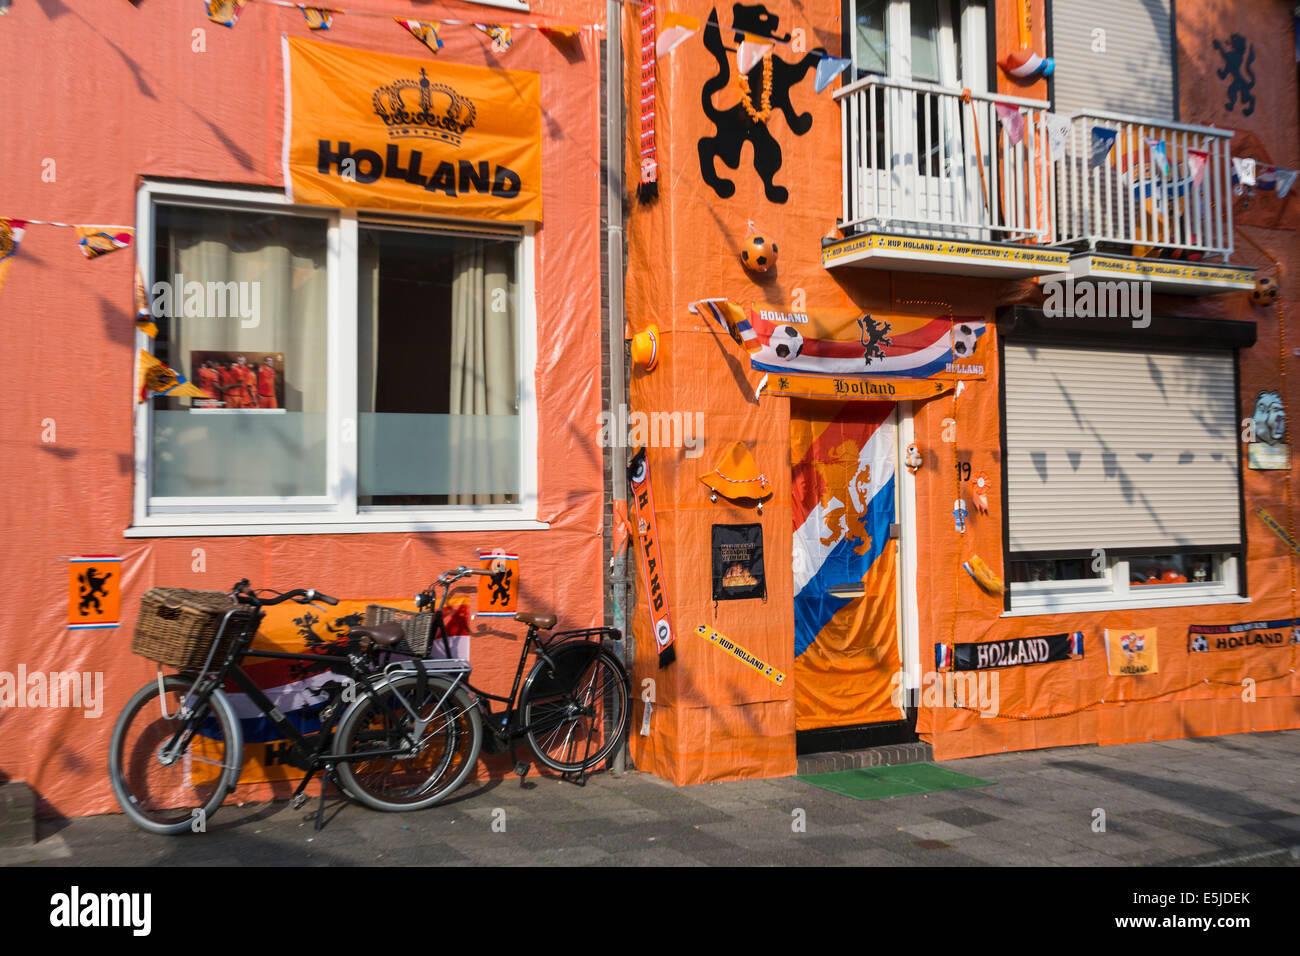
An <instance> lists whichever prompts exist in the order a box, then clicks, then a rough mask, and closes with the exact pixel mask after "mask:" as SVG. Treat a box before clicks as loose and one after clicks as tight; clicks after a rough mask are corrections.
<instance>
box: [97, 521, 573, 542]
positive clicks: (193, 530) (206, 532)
mask: <svg viewBox="0 0 1300 956" xmlns="http://www.w3.org/2000/svg"><path fill="white" fill-rule="evenodd" d="M550 526H551V525H550V522H548V521H535V520H531V519H527V518H480V517H464V518H450V517H449V518H446V519H441V520H434V521H349V522H342V521H339V522H330V521H322V520H317V521H311V522H304V523H300V524H295V523H292V522H285V523H276V522H273V521H268V522H267V523H265V524H152V523H150V524H136V525H132V526H131V527H129V528H127V529H126V530H125V531H123V532H122V537H124V538H203V537H217V536H222V535H239V536H241V537H246V538H251V537H257V536H260V535H270V534H403V533H412V532H429V531H438V532H452V531H466V532H485V533H486V532H493V531H545V530H546V529H548V528H550Z"/></svg>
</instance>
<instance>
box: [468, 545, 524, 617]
mask: <svg viewBox="0 0 1300 956" xmlns="http://www.w3.org/2000/svg"><path fill="white" fill-rule="evenodd" d="M479 567H480V569H481V570H484V571H491V572H492V573H493V574H494V575H496V577H492V578H489V577H480V578H479V579H478V606H477V609H476V610H475V614H477V615H478V616H479V617H514V616H515V612H516V611H517V610H519V555H517V554H507V553H506V552H505V551H502V550H501V549H500V548H497V549H494V550H492V551H489V552H487V553H480V555H479Z"/></svg>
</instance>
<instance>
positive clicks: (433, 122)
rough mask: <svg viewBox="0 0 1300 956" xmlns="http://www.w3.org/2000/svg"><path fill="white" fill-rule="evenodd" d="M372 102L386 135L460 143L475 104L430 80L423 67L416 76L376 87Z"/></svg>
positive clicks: (472, 119) (453, 143)
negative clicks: (382, 122)
mask: <svg viewBox="0 0 1300 956" xmlns="http://www.w3.org/2000/svg"><path fill="white" fill-rule="evenodd" d="M417 100H418V104H417V103H416V101H417ZM374 104H375V112H376V113H377V114H378V115H379V117H380V119H382V120H383V121H384V123H385V124H386V125H387V126H388V135H389V136H395V137H406V136H423V137H427V138H429V139H440V140H442V141H443V142H445V143H451V144H452V145H453V146H459V145H460V140H461V137H462V136H463V135H464V134H465V131H466V130H467V129H469V128H470V127H471V126H473V125H474V115H475V110H474V104H473V103H472V102H470V100H468V99H466V98H465V97H463V96H461V95H460V94H459V93H457V92H456V91H455V90H453V89H452V88H451V87H450V86H446V85H444V84H442V83H434V82H431V81H430V80H429V77H428V75H427V74H426V73H425V72H424V70H420V78H419V79H418V80H396V81H395V82H393V83H390V84H389V85H388V86H381V87H380V88H379V89H377V90H375V95H374Z"/></svg>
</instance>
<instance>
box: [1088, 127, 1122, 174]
mask: <svg viewBox="0 0 1300 956" xmlns="http://www.w3.org/2000/svg"><path fill="white" fill-rule="evenodd" d="M1117 133H1118V130H1113V129H1107V128H1106V127H1104V126H1094V127H1093V128H1092V149H1091V150H1090V152H1089V155H1088V165H1089V166H1093V167H1095V166H1100V165H1101V164H1102V163H1104V162H1105V161H1106V157H1107V156H1109V155H1110V151H1111V147H1113V146H1114V145H1115V136H1116V134H1117Z"/></svg>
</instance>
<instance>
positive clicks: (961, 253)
mask: <svg viewBox="0 0 1300 956" xmlns="http://www.w3.org/2000/svg"><path fill="white" fill-rule="evenodd" d="M835 98H836V100H837V101H838V102H839V106H840V128H841V135H842V142H843V149H844V154H843V155H844V162H843V164H842V167H843V181H842V183H841V186H842V189H843V212H842V215H841V217H840V222H839V227H840V231H841V233H842V234H843V235H844V237H845V238H844V239H841V240H836V241H833V242H828V243H826V244H825V245H824V246H823V249H822V263H823V265H825V266H826V267H827V268H836V267H839V266H859V267H865V268H879V269H899V270H905V271H913V272H942V273H949V274H955V275H969V276H991V277H1001V278H1024V277H1027V276H1034V275H1043V274H1045V273H1052V272H1059V271H1060V270H1062V269H1064V268H1065V267H1066V265H1067V262H1068V254H1067V253H1066V252H1064V251H1061V250H1055V249H1051V248H1049V247H1048V246H1049V245H1050V241H1051V238H1052V235H1053V232H1052V224H1051V208H1050V206H1051V203H1050V197H1051V195H1052V190H1053V176H1054V174H1055V170H1054V168H1053V165H1052V163H1051V162H1050V161H1049V157H1048V150H1047V138H1046V136H1047V134H1046V112H1047V104H1046V103H1043V102H1040V101H1037V100H1027V99H1021V98H1018V97H1010V96H994V95H990V94H984V93H971V94H964V93H963V92H962V91H961V90H952V89H947V88H944V87H940V86H933V85H931V84H926V83H912V82H904V81H899V80H890V79H885V78H883V77H864V78H863V79H861V80H858V81H857V82H856V83H853V84H852V85H850V86H846V87H845V88H844V89H842V90H839V91H838V92H836V94H835ZM996 104H1002V105H1003V106H1004V107H1010V108H1011V109H1013V110H1015V111H1016V112H1017V113H1018V114H1019V115H1020V116H1021V117H1022V118H1023V120H1024V124H1025V133H1024V138H1023V139H1022V140H1021V141H1020V142H1019V143H1017V144H1016V145H1011V143H1010V142H1009V140H1008V139H1007V137H1006V136H1005V135H1004V134H1003V132H1002V128H1001V126H1000V124H999V122H998V118H997V116H998V114H997V109H996Z"/></svg>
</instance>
